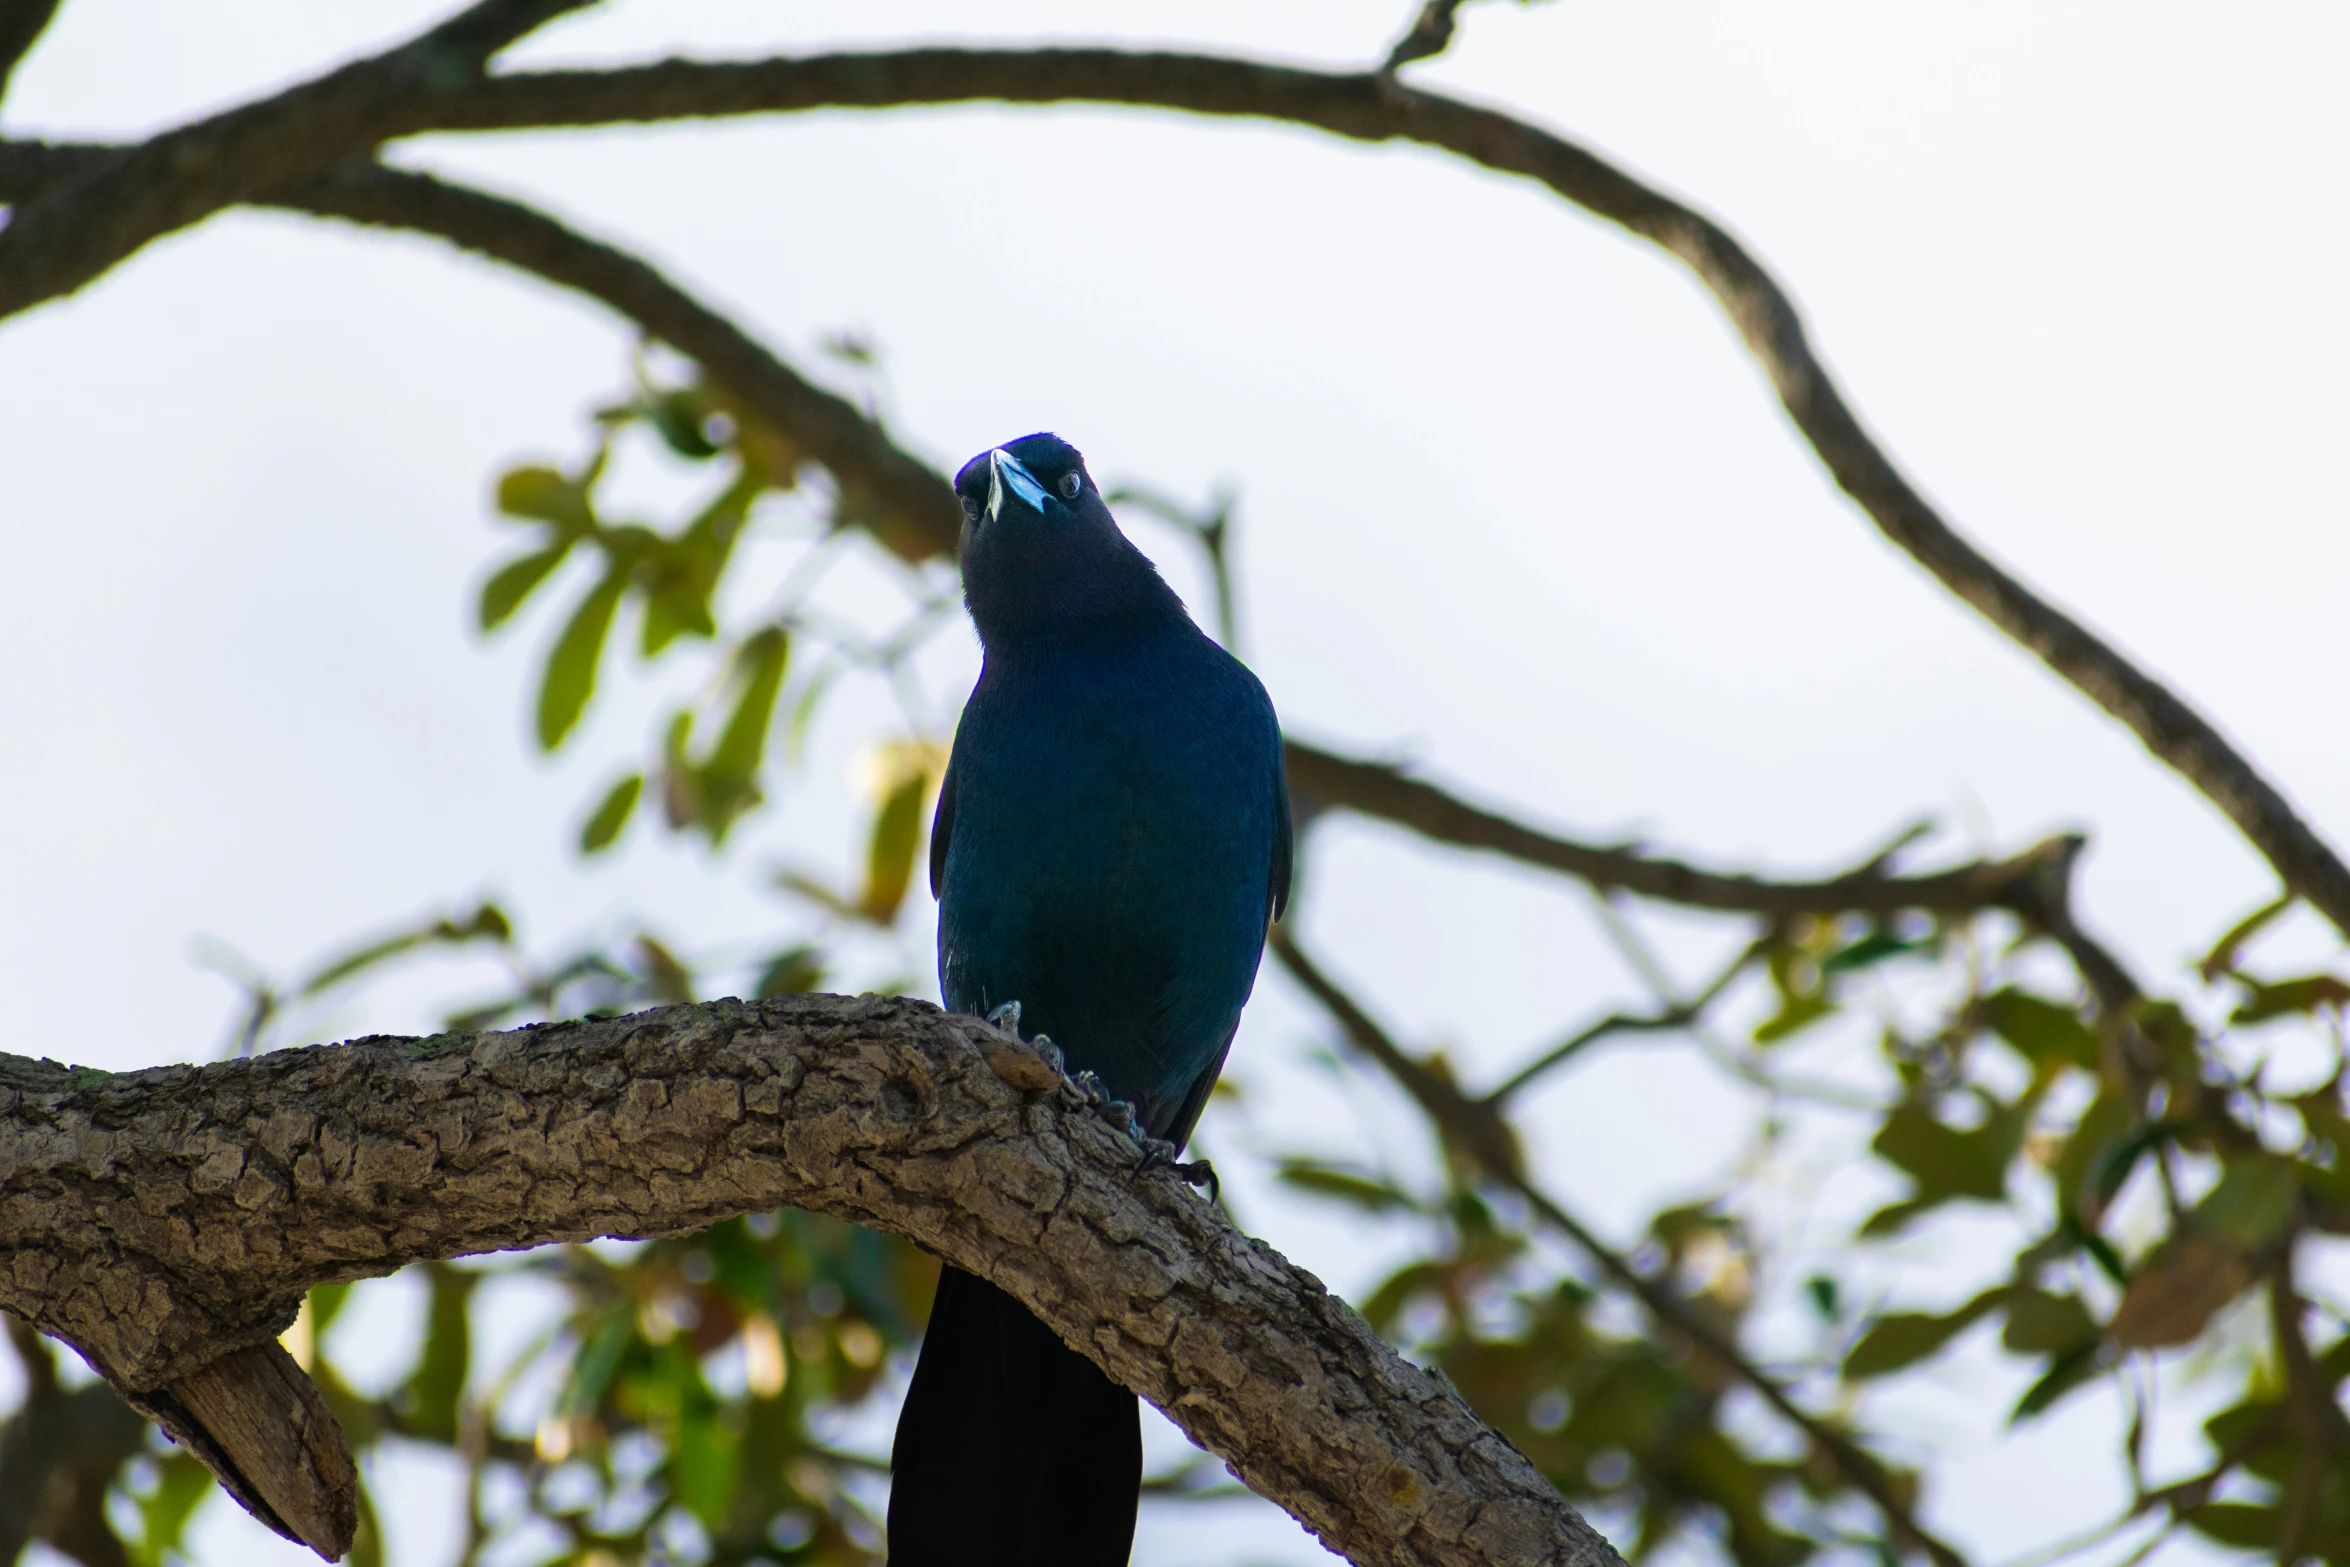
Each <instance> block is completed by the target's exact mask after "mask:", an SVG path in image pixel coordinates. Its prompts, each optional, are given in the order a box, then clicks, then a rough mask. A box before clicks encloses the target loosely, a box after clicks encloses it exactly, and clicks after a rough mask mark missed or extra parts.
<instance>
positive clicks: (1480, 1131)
mask: <svg viewBox="0 0 2350 1567" xmlns="http://www.w3.org/2000/svg"><path fill="white" fill-rule="evenodd" d="M1271 950H1272V952H1273V955H1274V956H1275V957H1276V958H1278V959H1279V960H1280V963H1281V966H1282V968H1283V969H1284V970H1286V971H1287V972H1288V974H1289V975H1290V977H1291V978H1293V979H1295V980H1296V981H1297V982H1298V983H1299V984H1300V985H1301V986H1303V987H1304V988H1305V991H1306V993H1307V994H1308V995H1310V996H1312V997H1313V998H1314V999H1315V1000H1316V1001H1317V1002H1319V1003H1321V1005H1322V1007H1323V1009H1324V1010H1325V1011H1327V1012H1329V1014H1330V1015H1331V1017H1332V1019H1333V1020H1335V1021H1336V1022H1337V1024H1338V1026H1339V1029H1340V1030H1341V1032H1343V1033H1344V1034H1345V1035H1346V1037H1347V1040H1348V1042H1349V1043H1351V1044H1352V1045H1354V1046H1355V1048H1356V1049H1358V1050H1360V1051H1361V1052H1362V1053H1363V1054H1365V1055H1367V1056H1369V1057H1370V1058H1371V1059H1372V1060H1373V1061H1375V1062H1377V1063H1378V1064H1379V1066H1380V1067H1381V1068H1382V1069H1383V1070H1385V1071H1386V1072H1387V1074H1388V1075H1389V1076H1390V1077H1393V1078H1394V1079H1395V1081H1396V1083H1397V1084H1398V1086H1400V1087H1401V1088H1402V1089H1403V1090H1404V1091H1405V1092H1406V1093H1408V1094H1410V1095H1411V1096H1412V1098H1413V1099H1414V1100H1416V1101H1418V1103H1419V1105H1420V1108H1421V1109H1422V1110H1423V1111H1425V1112H1426V1113H1427V1115H1428V1118H1429V1119H1430V1120H1431V1121H1434V1122H1435V1123H1436V1125H1437V1127H1438V1128H1439V1130H1440V1131H1441V1132H1442V1133H1443V1135H1444V1139H1445V1141H1446V1142H1447V1143H1448V1144H1450V1145H1451V1146H1452V1147H1454V1148H1455V1149H1457V1150H1459V1151H1460V1152H1461V1153H1463V1154H1466V1155H1467V1156H1468V1157H1469V1158H1470V1159H1472V1160H1473V1161H1474V1162H1475V1163H1476V1164H1477V1165H1478V1166H1479V1167H1480V1168H1481V1169H1482V1170H1483V1171H1484V1173H1485V1177H1486V1179H1488V1180H1490V1181H1492V1182H1493V1183H1494V1184H1496V1185H1498V1186H1504V1187H1507V1188H1508V1189H1510V1190H1511V1191H1514V1192H1516V1193H1517V1194H1518V1195H1519V1196H1520V1197H1522V1198H1524V1199H1525V1201H1526V1203H1527V1205H1528V1206H1529V1207H1530V1208H1532V1209H1533V1210H1534V1212H1535V1213H1536V1214H1537V1215H1538V1216H1540V1218H1541V1219H1542V1220H1543V1222H1544V1223H1546V1224H1548V1225H1549V1226H1550V1227H1551V1228H1552V1229H1554V1230H1556V1231H1558V1232H1559V1233H1560V1234H1562V1235H1564V1236H1565V1237H1566V1238H1567V1239H1568V1240H1569V1241H1571V1242H1572V1243H1573V1244H1574V1245H1575V1247H1576V1248H1577V1249H1578V1250H1580V1251H1582V1252H1583V1253H1584V1254H1585V1255H1586V1256H1588V1257H1589V1258H1590V1259H1591V1260H1592V1262H1593V1263H1595V1264H1596V1265H1597V1266H1598V1267H1599V1269H1600V1271H1601V1272H1603V1273H1605V1274H1607V1276H1608V1277H1609V1278H1611V1279H1613V1280H1614V1281H1615V1282H1616V1284H1617V1286H1618V1287H1620V1288H1622V1289H1623V1290H1625V1291H1626V1292H1628V1293H1629V1294H1630V1295H1631V1296H1632V1297H1633V1298H1634V1299H1636V1300H1638V1301H1639V1302H1640V1303H1641V1305H1642V1306H1643V1307H1645V1308H1646V1309H1647V1311H1648V1313H1649V1315H1650V1316H1651V1317H1653V1318H1654V1319H1655V1320H1656V1321H1657V1323H1658V1324H1659V1325H1660V1326H1662V1327H1664V1328H1666V1329H1667V1330H1669V1331H1670V1332H1672V1333H1675V1334H1678V1335H1679V1336H1681V1337H1682V1338H1685V1339H1687V1340H1688V1341H1689V1342H1690V1343H1692V1344H1694V1345H1696V1346H1697V1348H1698V1349H1700V1350H1701V1351H1703V1352H1704V1353H1705V1354H1706V1355H1707V1356H1708V1357H1709V1358H1711V1359H1712V1360H1714V1361H1715V1362H1717V1363H1718V1364H1719V1365H1721V1366H1722V1367H1723V1368H1724V1369H1725V1370H1727V1371H1728V1372H1729V1373H1730V1374H1731V1375H1733V1376H1735V1377H1737V1378H1738V1379H1739V1380H1740V1381H1742V1382H1744V1383H1745V1384H1746V1385H1747V1386H1748V1387H1750V1388H1752V1389H1753V1390H1754V1391H1755V1393H1756V1394H1757V1395H1759V1396H1760V1397H1761V1399H1762V1400H1763V1402H1764V1403H1766V1404H1769V1405H1770V1406H1771V1408H1773V1409H1774V1410H1776V1411H1778V1413H1779V1415H1780V1416H1781V1417H1782V1418H1783V1419H1785V1420H1786V1421H1787V1422H1788V1423H1789V1424H1790V1425H1793V1426H1794V1427H1795V1428H1796V1429H1797V1430H1799V1431H1801V1432H1802V1433H1803V1434H1804V1436H1805V1437H1806V1438H1807V1439H1808V1440H1809V1441H1810V1442H1811V1443H1812V1445H1813V1448H1814V1450H1815V1451H1817V1452H1818V1453H1820V1454H1821V1455H1822V1456H1823V1457H1825V1458H1826V1459H1827V1461H1828V1462H1829V1463H1830V1464H1831V1465H1833V1466H1834V1468H1835V1470H1836V1472H1837V1474H1839V1475H1840V1476H1842V1477H1843V1479H1844V1482H1845V1483H1846V1484H1847V1485H1849V1486H1851V1487H1852V1488H1853V1489H1854V1490H1856V1491H1859V1492H1860V1493H1861V1494H1862V1495H1864V1496H1866V1497H1867V1498H1868V1499H1869V1500H1870V1501H1872V1502H1874V1503H1875V1504H1876V1506H1877V1509H1878V1511H1879V1512H1881V1513H1883V1514H1884V1516H1885V1522H1886V1525H1887V1527H1888V1529H1889V1530H1890V1532H1891V1533H1892V1535H1893V1537H1894V1539H1895V1541H1896V1542H1897V1543H1899V1544H1903V1545H1915V1546H1916V1547H1917V1548H1918V1549H1920V1550H1923V1551H1924V1552H1925V1553H1926V1555H1927V1556H1928V1557H1930V1558H1931V1559H1932V1560H1933V1562H1934V1564H1935V1567H1965V1558H1964V1557H1962V1556H1960V1555H1959V1554H1958V1552H1957V1551H1956V1550H1954V1549H1953V1548H1952V1547H1951V1546H1950V1545H1949V1544H1948V1543H1946V1542H1945V1541H1943V1540H1941V1539H1939V1538H1938V1537H1936V1536H1935V1535H1933V1534H1931V1533H1929V1532H1927V1530H1926V1529H1925V1527H1924V1526H1923V1525H1922V1524H1920V1523H1919V1522H1918V1521H1917V1516H1916V1514H1915V1513H1914V1512H1913V1511H1912V1510H1911V1508H1910V1505H1909V1502H1908V1499H1907V1498H1905V1497H1904V1496H1903V1495H1902V1493H1901V1489H1900V1487H1899V1486H1898V1485H1897V1484H1896V1483H1895V1481H1894V1478H1893V1477H1892V1476H1891V1475H1889V1474H1887V1473H1886V1471H1885V1467H1884V1465H1883V1464H1881V1463H1879V1462H1878V1461H1877V1459H1876V1458H1875V1456H1874V1455H1872V1454H1871V1453H1869V1452H1868V1450H1867V1449H1865V1448H1863V1447H1862V1446H1861V1445H1860V1444H1859V1443H1857V1442H1855V1441H1854V1440H1853V1439H1852V1438H1851V1437H1850V1436H1848V1435H1846V1434H1845V1433H1844V1432H1842V1431H1840V1430H1838V1429H1837V1428H1836V1427H1835V1426H1834V1425H1832V1424H1830V1423H1829V1422H1828V1421H1826V1420H1824V1419H1822V1418H1821V1417H1820V1416H1818V1415H1815V1414H1813V1413H1812V1412H1811V1411H1809V1410H1807V1409H1805V1408H1804V1407H1803V1406H1802V1405H1801V1404H1798V1403H1797V1402H1795V1400H1794V1398H1793V1397H1792V1396H1791V1395H1790V1394H1789V1393H1788V1392H1787V1390H1786V1389H1785V1388H1783V1387H1781V1386H1780V1385H1779V1383H1778V1381H1777V1380H1776V1379H1775V1378H1773V1377H1772V1376H1770V1375H1769V1374H1768V1373H1767V1372H1765V1371H1764V1370H1762V1368H1761V1367H1759V1366H1757V1365H1755V1363H1754V1362H1753V1361H1751V1360H1749V1359H1748V1358H1747V1357H1746V1355H1745V1353H1744V1352H1743V1351H1742V1350H1740V1349H1739V1347H1738V1345H1737V1342H1736V1341H1735V1340H1734V1339H1731V1338H1729V1337H1727V1336H1725V1335H1724V1334H1722V1333H1720V1332H1719V1331H1717V1330H1716V1329H1715V1328H1714V1327H1713V1326H1712V1324H1710V1323H1708V1322H1706V1321H1705V1320H1704V1319H1702V1318H1701V1317H1699V1316H1697V1315H1696V1314H1695V1313H1694V1312H1691V1311H1690V1310H1689V1309H1688V1308H1687V1306H1686V1305H1685V1304H1684V1303H1683V1302H1682V1301H1681V1300H1679V1299H1678V1298H1676V1297H1675V1296H1674V1295H1673V1294H1672V1292H1671V1291H1669V1290H1667V1289H1664V1288H1663V1287H1661V1286H1660V1285H1658V1284H1657V1283H1656V1281H1655V1280H1653V1279H1650V1278H1648V1277H1646V1276H1644V1275H1643V1274H1641V1273H1640V1271H1639V1270H1638V1269H1636V1268H1634V1267H1633V1266H1632V1264H1631V1262H1630V1261H1629V1260H1628V1259H1627V1258H1625V1257H1624V1255H1623V1254H1622V1253H1620V1252H1618V1251H1616V1250H1615V1249H1614V1248H1613V1247H1611V1246H1609V1245H1608V1244H1607V1243H1606V1242H1604V1241H1602V1240H1601V1239H1600V1238H1599V1237H1598V1236H1597V1235H1596V1234H1594V1233H1593V1232H1592V1231H1591V1230H1590V1229H1588V1228H1586V1227H1585V1226H1584V1224H1583V1223H1582V1221H1581V1220H1579V1219H1577V1218H1575V1217H1574V1215H1572V1214H1570V1213H1568V1212H1567V1211H1566V1210H1565V1209H1564V1208H1561V1207H1560V1206H1559V1204H1558V1203H1557V1202H1556V1201H1555V1200H1553V1199H1552V1198H1551V1197H1550V1196H1549V1195H1548V1194H1547V1193H1545V1192H1544V1191H1543V1190H1542V1189H1541V1188H1539V1187H1537V1186H1536V1185H1535V1184H1534V1183H1533V1182H1532V1181H1531V1180H1530V1179H1528V1177H1527V1175H1526V1172H1525V1166H1524V1161H1523V1159H1522V1158H1521V1157H1520V1154H1519V1149H1518V1139H1517V1134H1516V1133H1515V1132H1514V1131H1513V1130H1512V1129H1511V1128H1510V1124H1509V1122H1508V1121H1507V1120H1506V1119H1504V1118H1503V1116H1502V1115H1501V1113H1500V1111H1498V1110H1497V1109H1496V1108H1495V1107H1494V1105H1493V1104H1492V1103H1491V1102H1490V1101H1486V1100H1478V1099H1472V1098H1470V1097H1469V1096H1468V1095H1467V1094H1464V1093H1462V1092H1461V1091H1460V1089H1459V1088H1457V1087H1456V1086H1454V1084H1453V1082H1452V1080H1451V1079H1450V1078H1449V1077H1446V1076H1445V1075H1444V1074H1442V1073H1440V1072H1437V1071H1435V1070H1434V1069H1432V1068H1430V1067H1429V1066H1427V1065H1425V1064H1424V1063H1422V1062H1421V1061H1419V1060H1418V1059H1417V1058H1415V1057H1414V1056H1413V1055H1412V1054H1411V1053H1410V1052H1409V1051H1407V1050H1405V1049H1404V1048H1403V1047H1402V1046H1401V1045H1399V1044H1397V1043H1396V1042H1395V1040H1394V1038H1393V1037H1392V1036H1390V1035H1389V1034H1388V1032H1387V1031H1386V1029H1384V1028H1382V1027H1381V1026H1380V1025H1379V1023H1378V1021H1377V1020H1376V1019H1374V1018H1373V1017H1372V1016H1371V1015H1370V1013H1369V1012H1367V1011H1365V1010H1364V1008H1363V1006H1362V1004H1361V1003H1359V1002H1357V1001H1356V1000H1355V999H1354V998H1353V997H1352V996H1350V995H1348V994H1347V993H1346V991H1345V989H1344V988H1342V987H1341V986H1340V985H1338V984H1337V982H1336V981H1334V980H1332V979H1331V978H1330V977H1329V975H1327V974H1325V973H1324V972H1323V971H1322V969H1321V967H1320V966H1319V965H1318V964H1316V963H1315V962H1314V961H1313V960H1312V959H1311V958H1309V957H1308V956H1307V955H1306V953H1305V951H1304V950H1303V949H1302V948H1301V947H1299V945H1298V944H1297V941H1296V938H1295V937H1293V936H1291V935H1290V934H1289V932H1288V930H1287V929H1286V928H1285V927H1278V926H1277V927H1275V930H1274V934H1273V939H1272V942H1271Z"/></svg>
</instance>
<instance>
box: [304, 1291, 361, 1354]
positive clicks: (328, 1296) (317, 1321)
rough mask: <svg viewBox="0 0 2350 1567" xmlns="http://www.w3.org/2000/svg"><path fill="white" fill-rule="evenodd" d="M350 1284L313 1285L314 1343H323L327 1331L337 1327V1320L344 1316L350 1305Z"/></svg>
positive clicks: (312, 1328) (311, 1319)
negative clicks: (346, 1306) (345, 1307)
mask: <svg viewBox="0 0 2350 1567" xmlns="http://www.w3.org/2000/svg"><path fill="white" fill-rule="evenodd" d="M350 1299H351V1286H350V1285H348V1284H313V1285H311V1286H310V1302H309V1304H310V1334H311V1342H312V1343H323V1342H324V1341H325V1339H326V1330H327V1329H328V1328H331V1327H333V1326H334V1325H335V1318H337V1317H339V1316H341V1315H342V1314H343V1307H344V1306H345V1305H347V1304H349V1303H350Z"/></svg>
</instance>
